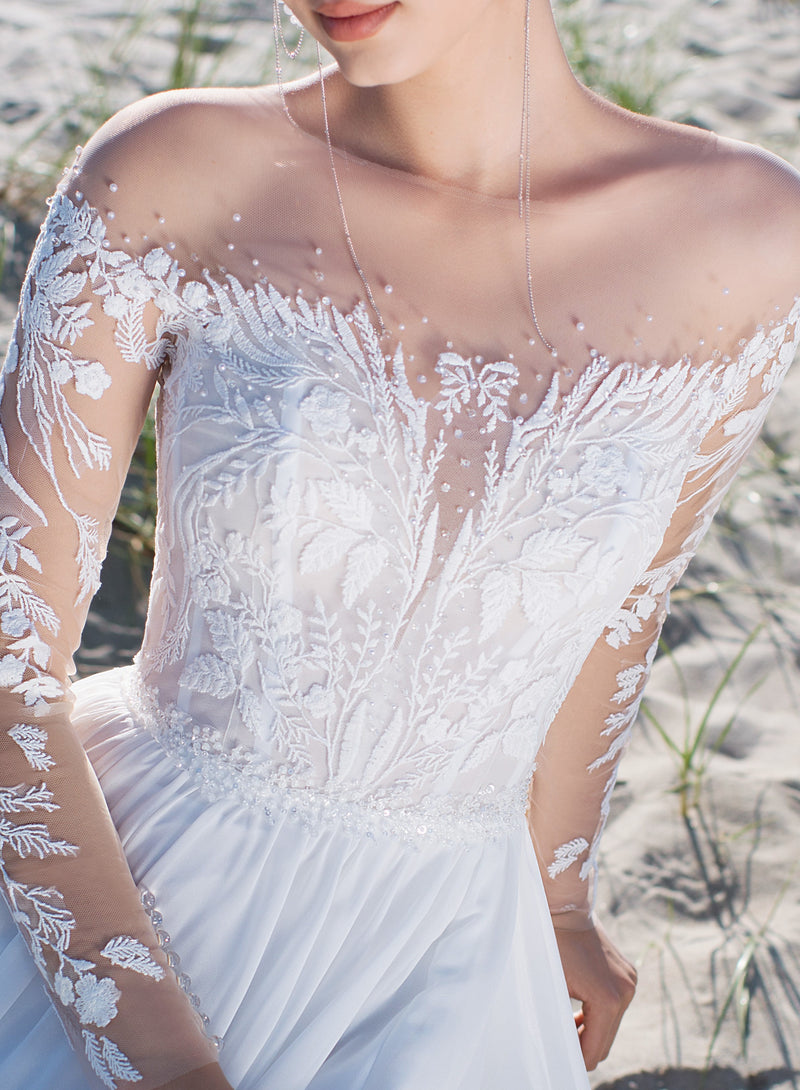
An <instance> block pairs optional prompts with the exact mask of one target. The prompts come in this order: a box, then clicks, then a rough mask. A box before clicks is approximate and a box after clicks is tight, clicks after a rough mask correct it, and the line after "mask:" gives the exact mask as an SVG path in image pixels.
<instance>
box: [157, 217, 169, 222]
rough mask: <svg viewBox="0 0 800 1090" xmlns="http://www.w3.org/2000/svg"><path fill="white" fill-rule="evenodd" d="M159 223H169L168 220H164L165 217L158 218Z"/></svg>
mask: <svg viewBox="0 0 800 1090" xmlns="http://www.w3.org/2000/svg"><path fill="white" fill-rule="evenodd" d="M158 222H159V223H166V222H167V221H166V220H165V219H164V217H163V216H159V217H158Z"/></svg>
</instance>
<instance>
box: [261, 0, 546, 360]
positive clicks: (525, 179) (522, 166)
mask: <svg viewBox="0 0 800 1090" xmlns="http://www.w3.org/2000/svg"><path fill="white" fill-rule="evenodd" d="M273 32H274V35H275V73H276V75H277V78H278V89H279V91H280V96H281V102H282V103H283V109H284V112H285V113H286V115H287V117H288V118H289V120H290V121H291V122H292V124H293V125H294V124H295V121H294V118H293V117H292V116H291V113H290V112H289V108H288V106H287V104H286V95H285V93H284V88H283V71H282V68H281V63H280V57H279V48H280V45H283V48H284V51H285V52H286V55H287V56H288V57H289V58H290V59H292V60H294V59H295V58H296V57H297V55H298V53H299V51H300V46H301V44H302V38H303V35H302V34H301V35H300V40H299V41H298V43H297V45H296V46H295V48H294V50H289V49H288V48H287V47H286V39H285V37H284V33H283V27H282V25H281V20H280V9H279V7H278V0H274V14H273ZM530 38H531V0H526V4H525V72H524V77H523V83H522V124H521V128H520V151H519V215H520V219H521V220H522V221H523V226H524V235H525V274H526V280H527V288H528V307H529V309H530V313H531V318H532V320H533V326H534V329H535V330H536V334H537V336H538V337H539V340H540V341H541V342H542V344H543V345H544V346H545V348H546V349H547V351H548V352H549V353H550V355H551V356H553V357H554V358H557V357H558V350H557V348H556V347H555V346H554V345H553V344H551V342H550V341H549V340H548V339H547V337H545V335H544V333H543V332H542V327H541V325H540V324H539V316H538V315H537V313H536V303H535V301H534V294H533V259H532V247H531V148H530V90H531V72H530ZM317 69H318V71H319V85H320V92H321V95H322V116H323V121H324V125H325V142H326V144H327V147H328V159H329V162H330V166H331V175H332V177H333V184H334V188H335V189H336V201H337V203H338V205H339V217H340V219H341V222H342V229H343V231H344V237H345V241H346V243H347V250H348V252H349V254H350V260H351V261H352V263H353V267H354V268H355V270H356V272H357V273H358V276H359V279H360V280H361V283H362V284H363V286H364V291H365V293H366V296H367V300H368V301H369V305H370V306H371V307H372V309H373V311H374V313H375V316H376V318H377V319H378V325H379V328H380V335H381V336H382V337H383V336H386V335H387V334H388V330H387V328H386V323H385V322H384V320H383V315H382V314H381V310H380V307H379V306H378V304H377V302H376V300H375V295H374V293H373V291H372V286H371V285H370V282H369V280H368V279H367V276H366V273H365V272H364V269H363V267H362V265H361V262H360V261H359V259H358V253H357V252H356V248H355V245H354V244H353V236H352V235H351V233H350V225H349V223H348V220H347V212H346V211H345V207H344V200H343V199H342V187H341V185H340V183H339V174H338V172H337V170H336V156H335V153H334V149H333V141H332V139H331V127H330V120H329V118H328V97H327V94H326V91H325V78H324V76H323V73H322V52H321V50H320V45H319V42H317ZM531 343H533V342H531Z"/></svg>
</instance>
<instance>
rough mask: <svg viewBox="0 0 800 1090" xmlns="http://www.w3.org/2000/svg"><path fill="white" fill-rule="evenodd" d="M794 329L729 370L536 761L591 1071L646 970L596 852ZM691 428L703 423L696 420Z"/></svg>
mask: <svg viewBox="0 0 800 1090" xmlns="http://www.w3.org/2000/svg"><path fill="white" fill-rule="evenodd" d="M793 314H794V316H795V317H794V318H793V319H792V320H790V321H789V322H787V323H785V324H781V325H777V326H773V328H772V329H771V330H769V329H767V330H764V331H763V335H762V336H761V337H760V338H759V337H757V338H756V339H755V340H754V341H752V342H750V343H749V344H748V346H747V348H746V350H745V353H744V354H742V355H740V356H739V358H738V359H736V360H735V361H733V360H731V361H729V363H728V366H727V367H726V368H725V369H724V370H721V371H719V372H718V373H719V375H720V378H719V381H718V382H716V383H715V386H714V389H715V391H717V396H716V397H715V402H714V410H713V413H712V419H710V420H707V421H705V423H704V426H703V430H702V432H701V435H700V437H698V446H697V449H696V453H695V455H694V457H693V459H692V461H691V463H690V465H689V466H688V469H687V472H686V475H685V479H684V484H683V487H682V489H681V492H680V495H679V497H678V500H677V503H676V505H675V508H674V512H673V515H672V518H671V521H670V523H669V527H668V529H667V532H666V534H665V536H664V540H663V542H662V545H661V547H660V549H659V551H658V554H657V555H656V556H655V558H654V559H653V561H652V563H651V564H650V565H649V566H648V568H647V570H646V571H645V572H644V573H643V574H642V575H641V576H640V577H639V579H638V580H637V582H636V586H635V587H634V588H633V590H632V592H631V594H630V596H629V598H628V600H627V601H626V602H625V603H624V605H623V606H622V608H621V610H620V611H619V613H618V615H617V616H616V617H615V618H614V619H613V621H612V623H611V624H610V625H609V626H608V628H607V629H606V631H605V632H604V633H603V634H602V636H601V637H600V639H599V640H598V641H597V643H596V644H595V646H594V648H593V649H592V651H591V652H590V654H589V656H588V657H587V659H586V661H585V663H584V665H583V668H582V670H581V672H580V674H579V676H578V678H577V680H576V682H575V684H574V686H573V688H572V689H571V691H570V693H569V694H568V696H567V698H566V699H565V701H564V703H563V705H562V707H561V709H560V711H559V713H558V715H557V716H556V717H555V719H554V721H553V723H552V724H551V726H550V730H549V732H548V735H547V737H546V739H545V742H544V744H543V746H542V749H541V751H540V754H539V757H538V758H537V767H536V772H535V774H534V778H533V782H532V785H531V793H530V806H529V826H530V831H531V837H532V840H533V844H534V847H535V850H536V855H537V859H538V861H539V866H540V870H541V873H542V878H543V882H544V886H545V890H546V894H547V898H548V903H549V905H550V909H551V912H552V916H553V924H554V927H555V929H556V938H557V941H558V944H559V949H560V952H561V957H562V963H563V966H564V972H565V975H566V979H567V984H568V987H569V989H570V993H571V995H572V996H573V998H576V999H579V1000H581V1001H582V1004H583V1010H582V1013H581V1014H580V1015H579V1016H578V1024H579V1029H580V1032H581V1044H582V1048H583V1052H584V1057H585V1060H586V1063H587V1067H589V1068H590V1069H591V1068H593V1067H594V1066H595V1065H596V1064H597V1063H599V1062H600V1061H601V1060H602V1059H604V1057H605V1056H606V1055H607V1053H608V1049H609V1047H610V1045H611V1042H612V1041H613V1039H614V1035H615V1034H616V1030H617V1028H618V1025H619V1022H620V1019H621V1017H622V1014H623V1012H624V1010H625V1008H626V1007H627V1006H628V1004H629V1003H630V1001H631V999H632V997H633V990H634V987H635V980H636V974H635V971H634V970H633V967H632V966H631V965H630V964H629V963H628V962H627V961H626V960H625V958H624V957H623V956H622V955H621V954H620V953H619V952H618V951H617V950H616V949H615V948H614V946H613V945H612V944H611V943H610V941H609V940H608V938H607V936H606V935H605V933H604V932H603V930H602V928H601V927H600V926H599V925H598V923H597V920H596V919H595V916H594V901H595V885H596V873H597V853H598V847H599V842H600V837H601V835H602V832H603V829H604V827H605V824H606V820H607V818H608V812H609V805H610V799H611V792H612V790H613V787H614V783H615V781H616V777H617V771H618V768H619V762H620V759H621V757H622V753H623V751H624V749H625V746H626V743H627V740H628V737H629V735H630V731H631V728H632V726H633V723H634V721H635V719H636V715H637V712H638V708H639V703H640V701H641V698H642V694H643V691H644V686H645V683H646V681H647V678H648V675H649V672H650V666H651V664H652V661H653V658H654V656H655V652H656V648H657V644H658V639H659V636H660V633H661V627H662V624H663V622H664V619H665V617H666V614H667V607H668V599H669V591H670V589H671V588H672V587H673V586H674V584H675V583H676V582H677V580H678V579H679V578H680V576H681V575H682V573H683V571H684V570H685V568H686V565H687V564H688V562H689V560H690V559H691V557H692V556H693V555H694V552H695V551H696V549H697V546H698V544H699V542H700V540H701V539H702V537H703V535H704V534H705V531H706V529H707V528H708V525H709V524H710V522H711V519H712V517H713V515H714V513H715V511H716V510H717V508H718V506H719V504H720V502H721V500H722V497H723V495H724V493H725V490H726V489H727V487H728V485H729V484H730V482H731V480H732V479H733V477H734V476H735V473H736V471H737V469H738V467H739V465H740V464H741V462H742V459H743V458H744V457H745V455H746V453H747V451H748V450H749V448H750V447H751V445H752V443H753V441H754V440H755V438H756V436H757V434H758V431H759V430H760V427H761V424H762V423H763V419H764V416H765V415H766V412H767V409H768V407H769V404H770V403H771V400H772V397H773V395H774V393H775V390H776V389H777V387H778V385H779V383H780V380H781V378H782V377H783V374H784V373H785V371H786V370H787V369H788V367H789V365H790V363H791V362H792V359H793V357H794V355H795V351H796V347H797V342H798V338H799V337H800V321H798V314H800V308H798V307H797V306H796V307H795V310H794V311H793ZM687 426H693V425H692V422H690V421H687Z"/></svg>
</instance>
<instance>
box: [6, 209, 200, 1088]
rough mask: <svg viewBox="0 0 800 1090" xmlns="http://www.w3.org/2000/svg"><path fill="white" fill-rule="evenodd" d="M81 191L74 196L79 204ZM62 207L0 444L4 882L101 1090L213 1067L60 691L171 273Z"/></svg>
mask: <svg viewBox="0 0 800 1090" xmlns="http://www.w3.org/2000/svg"><path fill="white" fill-rule="evenodd" d="M80 196H81V195H78V197H80ZM101 228H102V224H101V221H100V220H99V219H98V217H96V216H95V217H92V216H91V215H90V214H89V209H88V206H87V205H85V204H83V205H81V202H80V200H79V199H70V198H68V197H67V195H66V193H59V194H58V195H57V196H56V197H55V199H54V200H53V202H52V204H51V207H50V213H49V216H48V219H47V221H46V223H45V225H44V227H43V229H42V233H41V234H40V237H39V240H38V243H37V246H36V249H35V252H34V255H33V258H32V261H31V266H30V269H29V272H28V277H27V279H26V282H25V285H24V288H23V293H22V300H21V305H20V311H19V317H18V322H17V329H16V335H15V339H14V340H13V342H12V345H11V349H10V351H9V355H8V359H7V361H6V365H5V371H4V390H3V397H2V405H1V410H2V434H1V435H0V492H2V510H1V511H0V563H2V584H1V585H0V636H1V637H2V648H1V649H0V716H1V718H0V885H2V890H3V893H4V895H5V897H6V899H7V901H8V903H9V905H10V908H11V911H12V913H13V916H14V918H15V920H16V921H17V923H18V926H19V929H20V931H21V933H22V935H23V937H24V938H25V940H26V941H27V944H28V946H29V947H30V950H31V953H32V955H33V957H34V959H35V961H36V964H37V965H38V967H39V969H40V970H41V973H42V975H43V977H44V980H45V982H46V987H47V988H48V990H49V992H50V995H51V998H52V1001H53V1003H54V1005H55V1007H56V1010H57V1012H58V1014H59V1016H60V1017H61V1019H62V1022H63V1024H64V1026H65V1028H66V1031H67V1033H68V1035H69V1037H70V1039H71V1041H72V1043H73V1046H74V1047H75V1048H76V1050H78V1051H79V1052H81V1053H85V1056H86V1058H87V1063H88V1068H87V1085H89V1083H90V1082H92V1078H91V1075H90V1074H89V1070H92V1071H93V1072H94V1074H95V1076H96V1077H97V1080H98V1081H97V1082H96V1085H98V1086H99V1085H101V1084H104V1085H105V1086H108V1087H111V1088H114V1087H125V1086H128V1085H130V1084H136V1085H137V1086H139V1087H141V1088H142V1090H145V1088H148V1087H155V1086H159V1085H161V1084H163V1083H165V1082H167V1081H169V1080H171V1079H173V1078H176V1077H178V1076H180V1075H182V1074H185V1073H188V1072H191V1071H194V1070H196V1069H198V1068H200V1067H203V1066H204V1065H207V1064H209V1063H213V1062H215V1061H216V1049H215V1047H214V1045H213V1043H212V1042H211V1041H210V1040H209V1039H208V1038H207V1037H206V1036H205V1035H204V1033H203V1031H202V1026H201V1024H200V1021H199V1019H198V1017H197V1015H196V1014H195V1012H194V1011H193V1010H192V1008H191V1006H190V1004H189V1002H188V999H187V997H186V995H185V994H184V993H183V992H182V991H181V989H180V987H179V986H178V983H177V981H176V979H175V976H174V974H173V972H172V971H171V970H170V969H169V967H168V965H167V959H166V957H165V955H164V952H163V951H162V950H161V949H160V948H159V945H158V942H157V939H156V935H155V932H154V930H153V927H152V924H151V922H150V920H149V917H148V915H147V913H146V911H145V909H144V907H143V905H142V903H141V899H140V896H139V892H138V891H137V888H136V885H135V884H134V881H133V879H132V877H131V874H130V871H129V868H128V865H127V862H126V859H125V856H124V853H123V851H122V848H121V845H120V843H119V839H118V837H117V834H116V830H115V828H114V825H113V823H112V820H111V818H110V815H109V813H108V809H107V807H106V804H105V800H104V798H103V795H102V793H101V790H100V787H99V785H98V782H97V780H96V778H95V776H94V773H93V771H92V768H91V766H90V764H89V762H88V760H87V758H86V756H85V754H84V752H83V750H82V748H81V745H80V742H79V740H78V738H77V737H76V735H75V733H74V731H73V729H72V727H71V725H70V706H71V699H70V692H69V683H68V677H69V674H70V672H71V670H72V654H73V653H74V650H75V648H76V647H77V645H78V642H79V639H80V633H81V628H82V625H83V622H84V619H85V616H86V613H87V610H88V605H89V601H90V598H91V595H92V594H93V592H94V591H95V590H96V588H97V586H98V585H99V570H100V564H101V561H102V557H103V555H104V551H105V546H106V542H107V538H108V535H109V531H110V525H111V519H112V517H113V514H114V511H115V508H116V505H117V502H118V499H119V493H120V489H121V486H122V482H123V481H124V477H125V473H126V471H127V467H128V463H129V460H130V457H131V454H132V451H133V448H134V445H135V443H136V439H137V436H138V433H139V430H140V427H141V424H142V421H143V419H144V415H145V413H146V410H147V405H148V403H149V400H150V397H151V394H152V391H153V389H154V385H155V381H156V377H157V373H158V366H159V363H160V355H159V352H160V345H161V343H162V341H163V337H162V332H163V327H164V323H165V318H164V307H163V300H162V299H161V298H159V297H158V296H159V292H160V293H161V295H162V296H163V294H164V290H165V286H166V288H169V286H170V285H173V286H174V285H176V284H177V280H178V272H177V265H176V263H175V262H174V261H172V259H171V258H170V256H169V255H168V254H167V253H166V252H165V251H163V250H156V251H152V252H151V253H150V254H148V256H147V257H146V258H144V259H139V258H136V257H134V256H129V255H128V254H126V253H125V251H124V250H122V249H119V250H111V249H108V248H106V246H107V244H106V246H104V244H103V235H102V230H101Z"/></svg>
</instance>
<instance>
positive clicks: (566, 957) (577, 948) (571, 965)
mask: <svg viewBox="0 0 800 1090" xmlns="http://www.w3.org/2000/svg"><path fill="white" fill-rule="evenodd" d="M554 924H556V921H555V920H554ZM555 933H556V942H557V943H558V952H559V954H560V955H561V964H562V966H563V968H564V976H565V977H566V981H567V989H568V990H569V994H570V996H571V997H572V998H573V999H577V1000H579V1002H580V1003H581V1004H582V1008H581V1010H580V1011H578V1013H577V1014H576V1015H575V1024H576V1026H577V1027H578V1034H579V1036H580V1042H581V1050H582V1052H583V1060H584V1063H585V1064H586V1070H587V1071H594V1069H595V1068H596V1067H597V1065H598V1064H599V1063H600V1061H601V1060H604V1059H605V1058H606V1056H607V1055H608V1053H609V1050H610V1048H611V1045H612V1043H613V1041H614V1038H615V1037H616V1035H617V1030H618V1029H619V1024H620V1021H621V1020H622V1016H623V1014H624V1013H625V1011H626V1010H627V1008H628V1006H629V1004H630V1002H631V1000H632V999H633V996H634V992H635V991H636V970H635V969H634V967H633V965H631V963H630V962H629V961H628V959H627V958H625V957H624V956H623V955H622V954H621V953H620V952H619V950H617V948H616V946H614V944H613V943H612V942H611V940H610V939H609V937H608V935H606V933H605V931H604V930H603V928H602V927H601V926H600V924H599V923H597V922H596V921H595V922H594V924H593V926H591V927H589V928H588V929H587V930H570V929H568V928H559V927H558V926H556V927H555Z"/></svg>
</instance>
